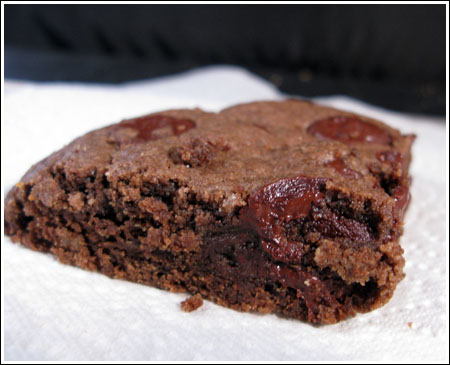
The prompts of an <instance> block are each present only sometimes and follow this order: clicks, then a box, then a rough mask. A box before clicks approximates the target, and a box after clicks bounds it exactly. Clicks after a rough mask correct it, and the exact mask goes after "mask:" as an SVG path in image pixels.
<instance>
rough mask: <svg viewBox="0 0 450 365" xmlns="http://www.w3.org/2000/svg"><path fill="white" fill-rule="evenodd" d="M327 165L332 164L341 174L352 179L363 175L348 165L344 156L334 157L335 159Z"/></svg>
mask: <svg viewBox="0 0 450 365" xmlns="http://www.w3.org/2000/svg"><path fill="white" fill-rule="evenodd" d="M326 166H330V167H332V168H333V169H335V170H336V171H337V172H339V173H340V174H341V175H343V176H346V177H351V178H352V179H358V178H360V177H361V175H360V174H359V173H358V172H356V171H355V170H352V169H351V168H350V167H348V166H347V165H346V164H345V162H344V160H342V158H339V157H338V158H336V159H334V160H333V161H330V162H328V163H327V164H326Z"/></svg>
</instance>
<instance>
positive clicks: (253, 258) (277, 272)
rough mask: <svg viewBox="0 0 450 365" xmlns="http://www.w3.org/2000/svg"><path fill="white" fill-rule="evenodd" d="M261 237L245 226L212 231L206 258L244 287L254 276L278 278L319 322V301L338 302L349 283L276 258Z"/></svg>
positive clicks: (219, 272) (314, 320) (222, 273)
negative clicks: (262, 246)
mask: <svg viewBox="0 0 450 365" xmlns="http://www.w3.org/2000/svg"><path fill="white" fill-rule="evenodd" d="M258 240H259V238H258V237H257V235H255V234H254V233H253V232H252V231H251V230H248V228H246V227H245V226H241V227H238V228H235V229H234V230H229V231H222V232H216V233H214V234H208V235H207V236H206V237H205V241H206V242H207V244H206V245H205V247H207V250H206V252H205V257H204V258H203V261H205V260H206V261H207V262H211V263H213V265H214V266H215V267H214V271H215V272H216V274H218V275H226V276H232V277H234V278H235V281H236V282H237V283H239V285H240V287H241V288H242V290H245V288H246V285H247V284H248V283H249V281H252V280H262V281H266V282H268V283H270V282H278V283H280V284H281V285H282V286H283V287H285V288H292V289H294V290H295V291H296V296H297V298H302V299H303V300H304V301H305V305H306V307H307V308H308V319H309V321H311V322H313V323H315V322H318V320H317V313H318V312H319V310H318V306H319V304H323V303H329V304H335V303H336V298H337V296H340V295H343V293H344V291H345V290H344V288H343V286H345V284H344V283H334V282H333V281H332V280H327V279H324V280H321V279H320V278H319V277H318V275H316V274H315V273H313V272H314V270H312V271H313V272H309V271H308V270H307V268H303V267H301V266H291V265H287V264H282V263H276V262H274V261H273V260H272V258H271V257H269V256H266V255H265V254H264V251H261V250H260V249H259V247H260V246H259V245H258V243H257V242H258Z"/></svg>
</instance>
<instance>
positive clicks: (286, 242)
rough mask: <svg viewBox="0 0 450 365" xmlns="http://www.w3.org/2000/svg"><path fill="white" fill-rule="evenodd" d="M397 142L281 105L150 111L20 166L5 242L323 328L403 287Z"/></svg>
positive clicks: (362, 120)
mask: <svg viewBox="0 0 450 365" xmlns="http://www.w3.org/2000/svg"><path fill="white" fill-rule="evenodd" d="M413 140H414V136H413V135H401V134H400V133H399V131H397V130H395V129H392V128H390V127H388V126H387V125H385V124H383V123H381V122H378V121H375V120H372V119H369V118H366V117H363V116H360V115H355V114H353V113H349V112H344V111H340V110H337V109H333V108H328V107H323V106H319V105H316V104H313V103H310V102H307V101H301V100H295V99H292V100H286V101H282V102H255V103H250V104H243V105H237V106H233V107H230V108H228V109H225V110H222V111H221V112H219V113H208V112H204V111H202V110H200V109H193V110H169V111H165V112H161V113H155V114H151V115H147V116H143V117H139V118H133V119H129V120H124V121H122V122H120V123H118V124H114V125H111V126H109V127H105V128H102V129H99V130H95V131H93V132H90V133H88V134H86V135H84V136H82V137H80V138H78V139H76V140H75V141H73V142H72V143H70V144H69V145H67V146H66V147H64V148H63V149H61V150H60V151H58V152H55V153H53V154H52V155H50V156H49V157H47V158H46V159H44V160H43V161H41V162H39V163H38V164H36V165H34V166H33V167H32V168H31V169H30V170H29V171H28V172H27V173H26V175H25V176H24V177H23V178H22V180H21V181H20V182H19V183H17V184H16V185H15V186H14V187H13V189H12V190H11V191H10V192H9V194H8V195H7V197H6V200H5V232H6V234H8V235H9V236H11V238H12V240H13V241H15V242H21V243H22V244H23V245H25V246H28V247H30V248H32V249H34V250H38V251H44V252H51V253H52V254H54V255H55V256H56V257H57V258H58V259H59V260H60V261H61V262H63V263H67V264H72V265H76V266H79V267H82V268H84V269H88V270H93V271H99V272H101V273H103V274H106V275H108V276H111V277H114V278H122V279H126V280H130V281H133V282H139V283H143V284H148V285H152V286H156V287H159V288H164V289H168V290H171V291H186V292H189V293H191V294H192V295H195V294H200V295H201V296H202V297H203V298H205V299H209V300H211V301H214V302H216V303H219V304H221V305H224V306H226V307H230V308H233V309H237V310H242V311H258V312H262V313H269V312H273V313H278V314H281V315H284V316H288V317H293V318H297V319H300V320H304V321H308V322H312V323H335V322H338V321H340V320H343V319H345V318H347V317H349V316H354V315H355V314H356V313H358V312H367V311H370V310H373V309H375V308H377V307H380V306H382V305H383V304H385V303H386V302H387V301H388V300H389V299H390V298H391V296H392V295H393V293H394V290H395V287H396V285H397V284H398V282H399V281H400V280H401V279H402V278H403V266H404V259H403V257H402V254H403V250H402V248H401V247H400V245H399V238H400V236H401V234H402V221H403V215H404V212H405V209H406V207H407V205H408V201H409V184H410V178H409V175H408V166H409V163H410V158H411V154H410V150H411V144H412V142H413Z"/></svg>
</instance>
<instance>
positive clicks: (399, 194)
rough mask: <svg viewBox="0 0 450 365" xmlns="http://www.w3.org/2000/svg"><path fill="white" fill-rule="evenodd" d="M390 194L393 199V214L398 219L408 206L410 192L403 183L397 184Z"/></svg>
mask: <svg viewBox="0 0 450 365" xmlns="http://www.w3.org/2000/svg"><path fill="white" fill-rule="evenodd" d="M392 196H393V198H394V201H395V208H394V215H395V216H396V217H397V219H398V220H401V219H402V218H403V215H404V214H405V210H406V208H407V207H408V204H409V201H410V198H411V194H410V193H409V189H408V187H407V186H405V185H398V186H397V187H396V188H395V189H394V190H393V192H392Z"/></svg>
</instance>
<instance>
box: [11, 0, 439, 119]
mask: <svg viewBox="0 0 450 365" xmlns="http://www.w3.org/2000/svg"><path fill="white" fill-rule="evenodd" d="M4 12H5V14H4V26H5V27H4V32H5V33H4V37H5V38H4V40H5V43H4V44H5V55H4V57H5V78H10V79H27V80H36V81H54V80H63V81H83V82H86V81H89V82H104V83H118V82H123V81H129V80H136V79H142V78H151V77H155V76H161V75H167V74H171V73H175V72H180V71H184V70H188V69H191V68H194V67H198V66H202V65H211V64H234V65H240V66H243V67H246V68H247V69H249V70H250V71H252V72H254V73H256V74H259V75H261V76H263V77H264V78H266V79H268V80H270V81H272V82H273V83H274V84H275V85H277V86H278V87H279V88H280V90H281V91H283V92H286V93H290V94H297V95H302V96H317V95H331V94H348V95H351V96H354V97H357V98H359V99H362V100H365V101H368V102H371V103H374V104H377V105H381V106H385V107H388V108H391V109H396V110H402V111H409V112H420V113H428V114H435V115H444V114H445V100H446V97H445V80H446V74H445V45H446V43H445V42H446V37H445V17H446V15H445V5H414V4H413V5H13V4H8V5H5V7H4Z"/></svg>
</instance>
